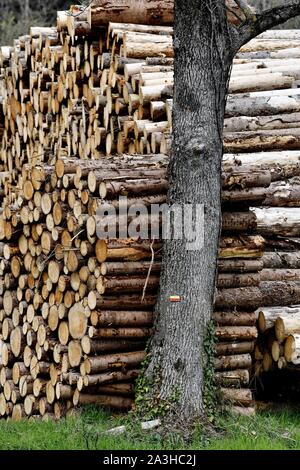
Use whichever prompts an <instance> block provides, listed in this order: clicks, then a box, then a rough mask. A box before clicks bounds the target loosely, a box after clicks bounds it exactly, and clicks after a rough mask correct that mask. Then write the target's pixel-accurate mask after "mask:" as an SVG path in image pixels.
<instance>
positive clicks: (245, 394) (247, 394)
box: [220, 387, 253, 406]
mask: <svg viewBox="0 0 300 470" xmlns="http://www.w3.org/2000/svg"><path fill="white" fill-rule="evenodd" d="M220 394H221V397H222V398H223V400H224V401H225V402H230V403H231V404H236V405H243V406H249V405H250V404H251V403H252V401H253V396H252V392H251V390H248V389H243V388H241V389H234V388H223V387H222V388H221V390H220Z"/></svg>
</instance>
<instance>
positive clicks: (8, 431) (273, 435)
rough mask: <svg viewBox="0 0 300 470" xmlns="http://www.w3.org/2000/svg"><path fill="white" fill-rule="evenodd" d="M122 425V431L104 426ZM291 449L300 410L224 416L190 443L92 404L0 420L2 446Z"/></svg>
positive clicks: (299, 433)
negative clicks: (70, 413)
mask: <svg viewBox="0 0 300 470" xmlns="http://www.w3.org/2000/svg"><path fill="white" fill-rule="evenodd" d="M121 424H126V425H127V431H126V433H124V434H123V435H121V436H108V435H103V434H102V433H103V431H105V430H107V429H110V428H112V427H115V426H119V425H121ZM87 449H90V450H141V449H144V450H173V449H180V450H183V449H187V450H201V449H203V450H289V449H297V450H299V449H300V409H295V408H287V407H286V408H281V409H277V410H273V411H268V412H261V413H259V414H257V415H256V416H254V417H237V416H226V417H222V418H221V419H220V422H219V432H216V433H214V434H213V435H212V436H206V435H204V433H203V432H201V430H199V431H197V433H195V437H194V439H193V441H192V442H191V443H190V444H189V445H184V444H183V442H182V441H181V440H180V439H179V438H178V436H177V435H175V434H170V436H168V438H166V439H165V440H164V441H163V440H162V439H161V437H160V436H159V434H158V433H157V434H156V433H152V434H149V433H147V432H146V433H145V432H142V431H141V430H140V428H139V427H138V426H137V425H136V424H132V423H131V422H130V420H129V418H128V417H125V416H121V417H114V416H112V415H111V414H109V413H108V412H105V411H103V410H99V409H97V408H94V407H87V408H83V409H82V410H81V412H80V414H78V415H77V416H75V417H72V418H69V419H63V420H61V421H59V422H53V421H49V422H41V421H23V422H20V423H13V422H11V421H9V422H6V421H0V450H87Z"/></svg>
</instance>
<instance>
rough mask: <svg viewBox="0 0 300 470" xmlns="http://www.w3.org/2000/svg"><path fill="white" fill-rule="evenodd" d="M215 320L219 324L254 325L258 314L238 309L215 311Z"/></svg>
mask: <svg viewBox="0 0 300 470" xmlns="http://www.w3.org/2000/svg"><path fill="white" fill-rule="evenodd" d="M213 320H214V322H215V323H216V324H217V325H218V326H254V325H255V324H256V314H255V312H236V311H223V312H214V313H213Z"/></svg>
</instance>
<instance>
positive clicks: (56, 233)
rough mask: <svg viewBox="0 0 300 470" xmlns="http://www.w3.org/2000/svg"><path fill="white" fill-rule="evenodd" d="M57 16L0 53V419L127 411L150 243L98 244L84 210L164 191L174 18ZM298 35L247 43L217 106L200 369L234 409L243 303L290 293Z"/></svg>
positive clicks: (249, 347) (296, 286)
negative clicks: (208, 322) (206, 322)
mask: <svg viewBox="0 0 300 470" xmlns="http://www.w3.org/2000/svg"><path fill="white" fill-rule="evenodd" d="M72 11H73V13H75V16H71V15H70V14H67V13H66V12H59V14H58V21H57V27H55V28H31V30H30V34H29V35H27V36H23V37H20V38H19V39H18V40H16V41H15V43H14V45H13V46H12V47H2V48H1V53H0V68H1V72H0V141H1V155H0V156H1V168H0V170H1V174H0V176H1V178H0V179H1V187H0V191H1V192H0V195H1V197H2V199H3V204H2V210H3V212H2V215H1V219H0V239H1V245H0V250H1V261H0V276H1V284H0V302H1V310H0V331H1V341H0V358H1V365H0V368H1V371H0V415H1V416H3V417H10V416H12V417H13V419H16V420H18V419H20V418H22V417H25V416H31V415H34V416H36V415H41V416H44V417H45V418H49V417H54V418H59V417H60V416H63V415H65V414H66V413H70V412H71V410H72V408H73V407H74V406H76V405H78V404H84V403H97V404H100V405H108V406H110V407H115V408H118V409H129V408H130V407H131V406H132V404H133V397H134V379H135V378H136V377H137V376H138V375H139V372H140V367H141V363H142V361H143V359H144V357H145V344H146V341H147V339H148V338H149V336H150V335H151V328H152V325H153V320H154V318H153V315H154V314H153V307H154V305H155V301H156V293H157V288H158V284H159V272H160V263H161V254H162V241H161V240H160V239H155V240H154V241H150V240H140V239H138V238H129V237H128V235H127V234H125V236H123V237H122V238H121V239H120V238H111V239H109V240H108V241H104V240H98V239H97V235H96V228H97V217H96V213H97V210H98V209H99V208H100V207H103V205H104V206H105V205H107V204H108V203H109V204H112V205H113V207H115V208H116V209H117V211H120V209H121V208H120V202H119V200H118V198H119V196H127V197H128V202H129V205H130V207H132V208H134V207H135V206H137V205H138V204H139V203H141V202H143V203H144V204H145V205H146V206H150V205H151V204H152V203H156V204H162V203H164V202H165V201H166V193H167V189H168V182H167V165H168V157H167V156H166V155H167V154H168V151H169V147H170V136H171V126H172V117H171V116H172V93H173V48H172V27H170V26H155V25H153V26H152V25H147V26H145V25H141V24H121V23H110V24H109V25H107V24H106V23H105V24H103V15H100V16H99V14H98V13H97V8H96V7H92V8H91V9H87V10H85V11H84V12H83V13H81V14H80V15H78V11H79V10H78V8H77V9H76V8H75V7H74V9H73V10H72ZM110 14H112V12H110ZM99 18H100V19H99ZM112 18H113V19H115V17H112ZM166 23H167V24H168V23H169V21H167V20H166ZM299 44H300V39H299V37H298V33H297V32H293V31H289V32H277V31H272V32H270V33H267V34H265V35H262V37H260V38H259V39H257V40H254V41H251V43H249V45H247V46H245V47H244V48H243V49H242V51H241V52H240V53H239V55H238V57H237V59H236V60H235V64H234V68H233V76H232V80H231V85H230V92H231V94H230V96H229V99H228V105H227V118H226V122H225V135H224V145H225V148H226V150H227V152H231V153H230V154H229V153H228V154H226V155H225V156H224V165H223V210H224V212H223V233H222V238H221V242H220V253H219V276H218V295H217V298H216V305H215V313H214V320H215V322H216V336H217V337H218V338H219V342H218V344H217V345H216V361H215V362H216V378H217V381H218V383H219V384H220V386H221V391H222V394H223V396H224V397H225V398H226V399H227V400H228V401H229V402H230V403H233V404H235V405H237V410H239V407H240V406H245V407H246V409H248V412H249V413H251V412H252V393H251V390H250V369H251V367H252V364H253V362H252V353H253V351H254V348H255V340H256V338H257V329H256V326H255V323H256V314H255V310H256V309H257V308H258V307H260V308H262V306H265V307H274V306H279V307H287V306H289V305H294V304H297V303H300V283H299V278H298V275H299V271H298V270H299V269H300V267H299V266H298V264H297V258H298V257H297V251H296V250H297V246H298V245H297V244H298V238H297V237H298V236H299V234H298V231H299V223H297V207H298V206H297V203H298V192H299V183H298V179H297V178H298V177H299V174H300V163H299V161H300V160H299V156H300V152H297V151H296V150H293V149H297V148H298V147H297V145H298V134H297V132H299V128H300V126H299V128H298V126H297V119H298V117H299V116H298V112H299V104H298V101H299V96H298V94H297V89H296V88H294V87H296V86H297V82H298V79H299V77H298V70H300V68H299V69H297V67H298V65H299V62H300V59H298V51H299V49H298V47H299ZM299 73H300V72H299ZM245 92H247V94H244V93H245ZM292 113H293V114H292ZM271 149H274V150H276V151H275V152H269V150H271ZM261 150H264V151H265V152H263V153H250V154H249V153H244V152H245V151H247V152H258V151H261ZM286 150H289V152H288V153H287V152H286ZM237 152H243V153H242V154H238V155H237V154H236V153H237ZM125 154H128V155H125ZM110 155H111V156H110ZM128 222H130V220H129V221H128ZM156 223H157V225H159V223H160V221H159V220H157V221H156ZM126 227H127V225H126ZM119 229H120V227H118V230H119ZM265 250H267V252H265ZM277 250H280V253H279V254H278V253H277ZM282 253H284V255H283V254H282ZM285 255H286V257H285V258H284V256H285ZM285 259H289V260H290V265H289V264H286V263H287V261H282V260H285ZM299 262H300V261H299ZM292 269H293V270H294V271H293V273H291V270H292ZM280 289H284V292H280ZM247 407H249V408H247Z"/></svg>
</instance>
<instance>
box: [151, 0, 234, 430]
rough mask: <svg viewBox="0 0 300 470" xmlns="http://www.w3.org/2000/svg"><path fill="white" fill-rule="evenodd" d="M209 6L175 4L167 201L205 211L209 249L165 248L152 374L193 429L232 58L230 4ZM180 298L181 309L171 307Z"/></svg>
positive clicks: (198, 410) (211, 287)
mask: <svg viewBox="0 0 300 470" xmlns="http://www.w3.org/2000/svg"><path fill="white" fill-rule="evenodd" d="M209 6H210V2H207V1H199V0H195V1H191V2H181V1H177V2H175V29H174V34H175V39H174V51H175V59H174V77H175V92H174V109H173V132H174V139H173V149H172V150H173V151H172V156H171V163H170V169H169V181H170V190H169V195H168V200H169V203H170V204H171V205H172V204H174V203H176V204H179V205H180V206H181V207H183V205H184V204H190V205H193V209H194V210H195V206H196V204H204V213H205V219H204V224H205V236H204V246H203V247H202V248H201V249H197V250H195V251H191V250H188V247H187V237H186V236H184V237H183V239H182V240H166V241H165V245H164V257H163V264H162V275H161V284H160V294H159V298H158V303H157V305H156V311H157V312H159V315H158V320H157V324H156V331H155V334H154V337H153V339H152V344H151V346H152V347H151V353H150V361H149V365H148V367H147V369H146V372H145V375H146V378H147V379H148V380H149V381H150V382H154V383H155V385H153V387H151V392H150V399H152V400H153V401H157V399H158V397H159V400H160V401H161V402H162V403H165V400H167V401H172V396H174V392H176V394H177V395H178V399H177V401H176V403H175V404H174V407H175V408H176V409H177V411H178V412H180V413H181V417H182V418H183V419H186V420H187V422H193V421H194V420H196V419H197V418H199V417H203V416H204V415H205V409H204V402H203V389H204V373H203V369H204V367H205V364H206V362H207V358H206V357H205V355H204V354H203V346H204V344H203V343H204V339H205V337H206V332H207V325H208V323H209V321H210V319H211V316H212V307H213V299H214V293H215V279H216V270H217V256H218V243H219V232H220V226H221V224H220V219H221V161H222V129H223V121H224V110H225V99H226V93H227V83H228V77H229V66H230V62H231V59H232V57H229V56H228V51H229V50H230V46H229V40H230V38H229V31H228V25H227V22H226V10H225V1H224V0H223V1H219V2H216V4H215V5H214V15H213V16H212V15H211V12H210V9H209ZM195 25H196V26H195ZM199 44H201V47H200V48H199V47H198V46H199ZM174 294H176V295H179V296H180V298H181V301H180V302H177V303H172V302H170V300H169V299H170V296H172V295H174ZM183 319H184V320H183ZM157 377H159V381H157ZM155 379H156V380H155Z"/></svg>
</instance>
